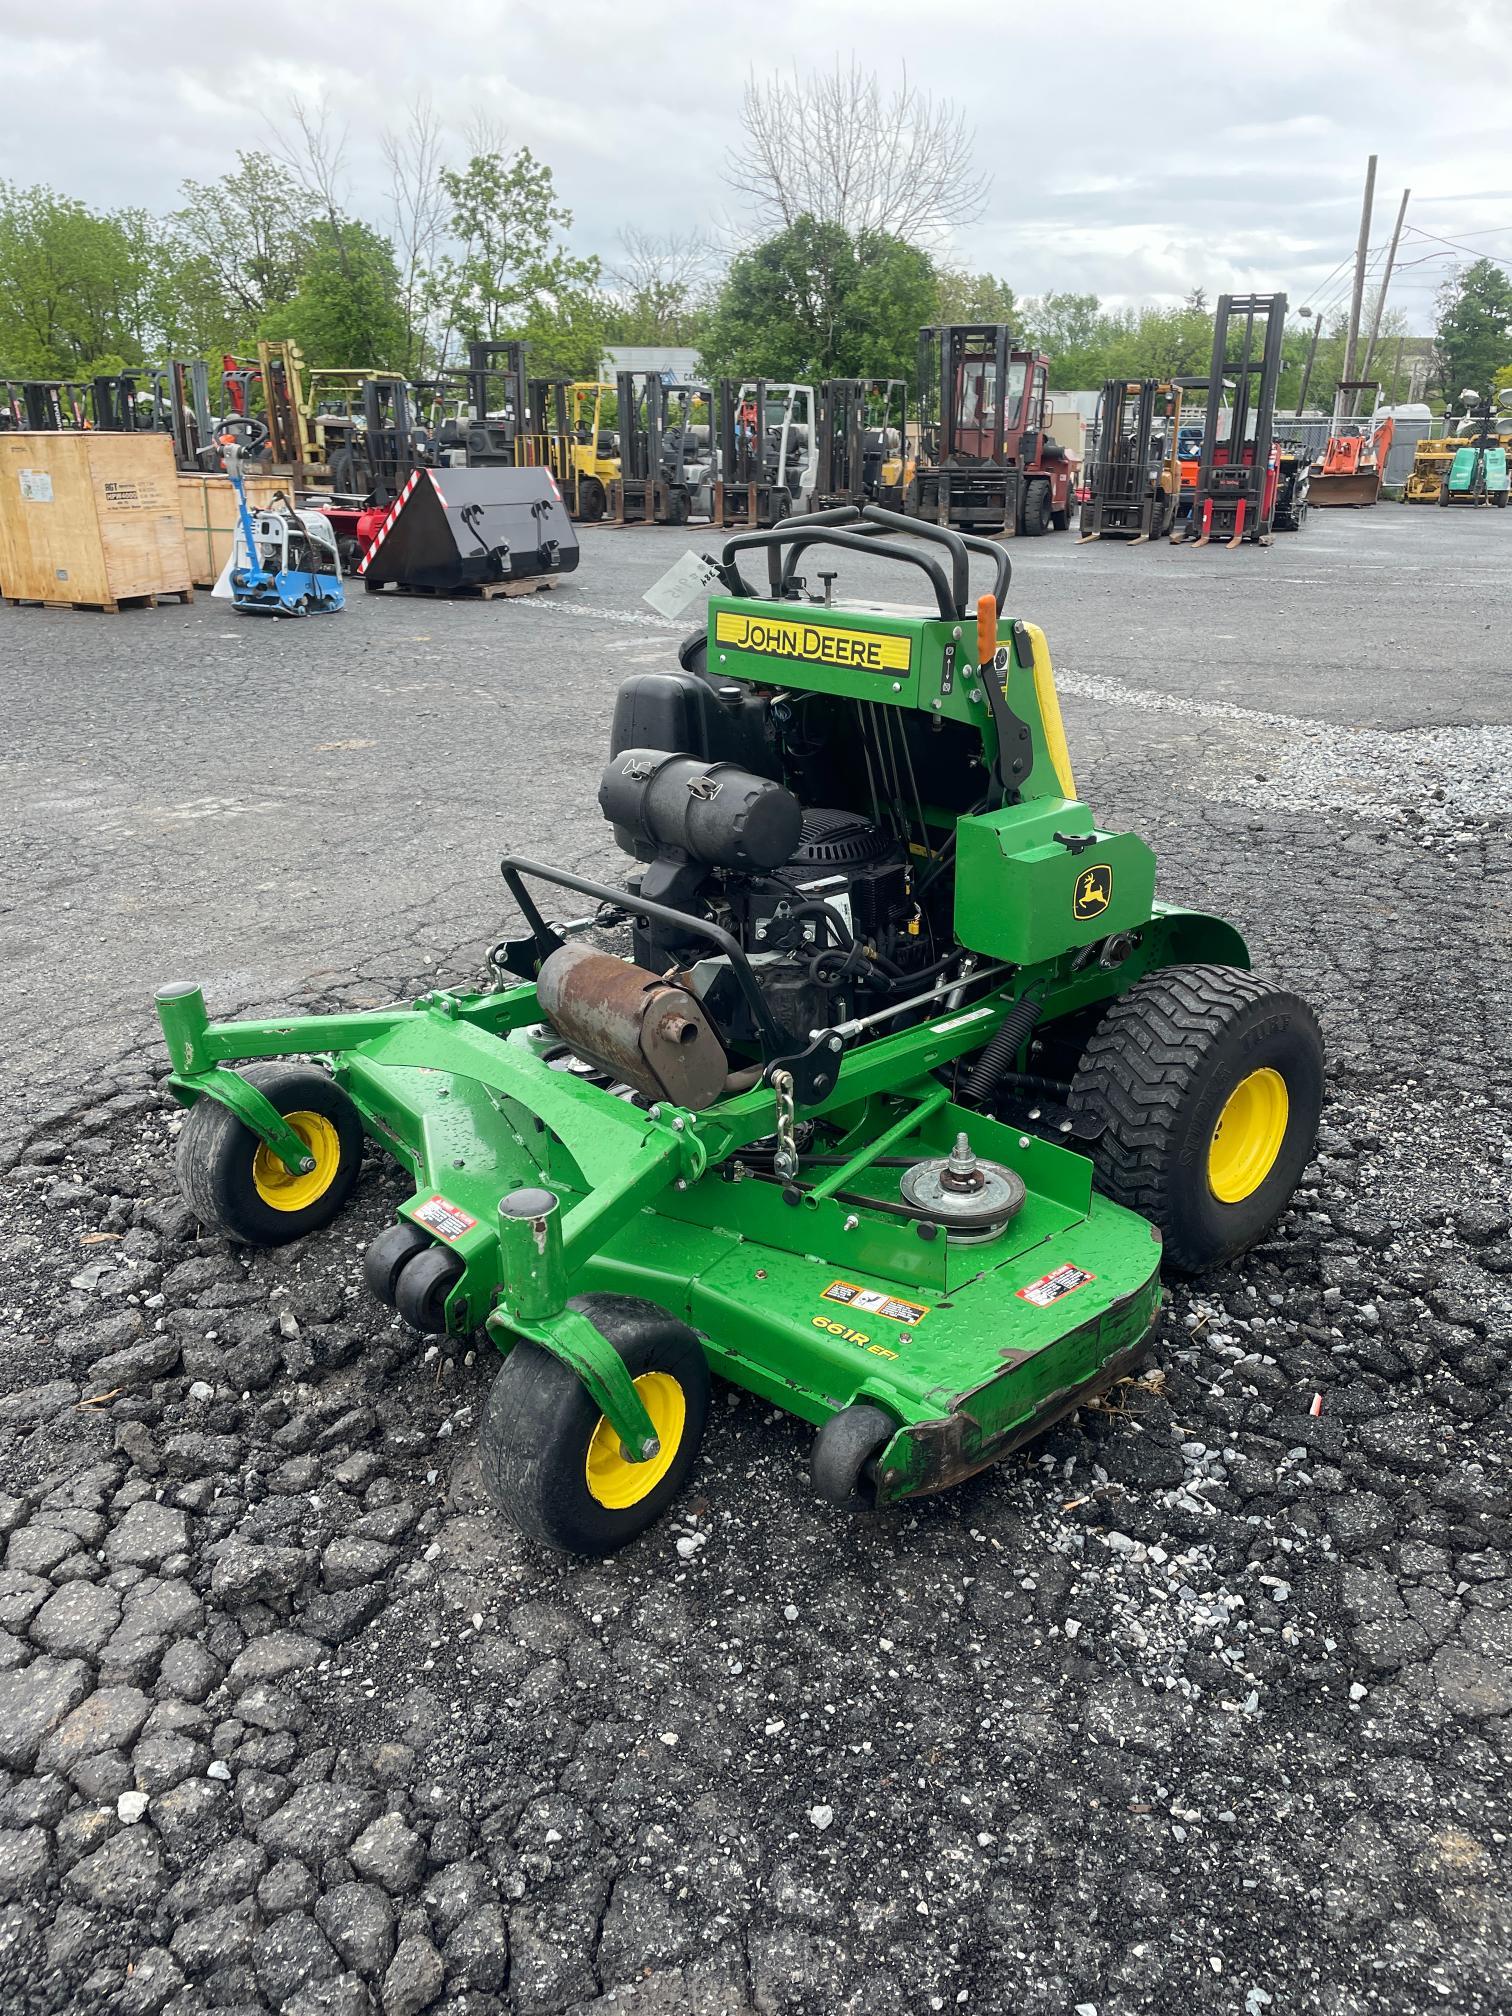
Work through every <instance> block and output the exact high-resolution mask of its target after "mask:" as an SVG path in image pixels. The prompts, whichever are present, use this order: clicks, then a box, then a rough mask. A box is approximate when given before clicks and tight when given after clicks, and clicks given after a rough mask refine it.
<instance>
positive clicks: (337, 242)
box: [257, 217, 406, 370]
mask: <svg viewBox="0 0 1512 2016" xmlns="http://www.w3.org/2000/svg"><path fill="white" fill-rule="evenodd" d="M257 333H258V334H259V335H260V336H264V337H269V338H273V339H275V340H278V339H282V338H291V339H292V340H293V341H294V342H295V343H297V344H298V345H299V347H300V349H301V350H302V351H303V352H304V356H305V361H306V362H307V363H308V364H311V365H314V366H318V367H320V368H322V369H339V368H355V367H359V366H362V365H371V366H373V367H375V368H376V369H378V370H389V369H392V368H394V367H395V366H396V365H397V364H398V363H400V362H402V360H403V356H404V349H405V334H406V331H405V318H404V310H403V306H402V304H401V302H400V299H399V273H398V269H397V267H396V265H395V262H394V248H393V246H392V245H391V244H390V243H389V241H388V240H387V239H386V238H384V237H381V236H380V235H379V233H378V232H376V231H374V230H372V229H371V228H370V227H369V226H368V225H366V224H360V223H358V222H356V221H355V220H354V219H352V218H350V217H343V218H341V219H339V220H338V221H337V222H335V223H331V222H329V221H327V220H326V219H325V218H322V219H321V220H320V221H319V222H318V223H316V224H315V225H313V226H312V227H311V231H310V237H309V243H308V247H307V250H306V254H305V260H304V266H303V270H302V272H301V274H300V277H299V286H298V288H297V290H296V292H295V294H294V297H293V299H292V300H291V301H289V302H288V303H286V304H285V305H284V306H283V307H280V308H275V309H273V310H271V311H270V312H269V313H268V314H266V315H264V316H263V318H262V320H261V322H260V323H259V324H258V331H257Z"/></svg>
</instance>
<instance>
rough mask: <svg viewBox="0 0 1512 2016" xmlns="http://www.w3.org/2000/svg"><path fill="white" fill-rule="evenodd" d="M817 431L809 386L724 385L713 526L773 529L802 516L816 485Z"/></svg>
mask: <svg viewBox="0 0 1512 2016" xmlns="http://www.w3.org/2000/svg"><path fill="white" fill-rule="evenodd" d="M817 431H818V430H817V425H816V413H815V401H814V388H813V386H812V385H801V384H797V383H783V384H775V383H772V382H769V381H768V380H767V379H765V378H757V379H754V380H752V379H745V380H738V379H734V378H722V379H721V380H720V381H719V456H718V476H717V480H716V482H715V485H714V502H713V510H712V513H711V515H712V517H713V521H714V523H715V524H716V525H720V526H723V527H725V528H726V529H727V530H735V529H738V528H740V527H742V526H759V527H761V528H762V529H763V530H770V529H771V527H772V526H774V525H777V524H780V523H781V521H782V520H783V519H784V518H790V517H791V516H792V515H793V513H794V512H795V511H807V510H808V509H809V508H810V502H811V499H812V498H813V495H814V493H815V490H816V488H817V485H818V481H819V458H818V452H817V449H816V445H815V440H816V434H817Z"/></svg>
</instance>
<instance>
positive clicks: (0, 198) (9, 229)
mask: <svg viewBox="0 0 1512 2016" xmlns="http://www.w3.org/2000/svg"><path fill="white" fill-rule="evenodd" d="M182 293H183V286H182V275H181V273H180V271H179V264H178V261H177V259H176V257H175V256H174V249H173V247H172V245H171V244H166V245H165V243H164V242H163V234H162V232H161V230H160V228H159V227H158V226H157V225H156V224H155V223H154V221H153V220H152V218H151V217H149V216H148V214H147V213H146V212H145V211H143V210H119V211H113V212H99V211H94V210H91V209H89V208H88V206H87V205H85V204H83V203H80V202H77V201H75V200H74V199H73V198H72V197H67V196H59V195H57V194H56V193H55V192H54V191H53V190H51V189H45V188H32V189H22V188H18V187H16V186H15V185H14V184H10V183H0V359H3V361H4V363H5V365H6V368H7V369H9V370H12V371H15V372H17V373H19V374H22V375H31V376H37V377H46V376H52V375H57V376H64V377H66V376H70V375H80V374H84V373H87V372H88V371H90V370H93V369H102V370H106V369H110V368H112V367H114V368H119V367H120V366H121V365H124V364H140V363H142V362H143V361H144V360H147V359H150V358H152V357H153V356H155V355H156V353H157V352H158V351H159V349H160V348H161V347H162V346H163V345H164V344H165V343H166V342H168V341H170V340H173V339H175V338H177V337H178V336H179V335H180V333H181V325H182V322H183V319H184V313H185V310H184V304H183V301H182V298H181V296H182Z"/></svg>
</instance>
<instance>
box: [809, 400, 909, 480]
mask: <svg viewBox="0 0 1512 2016" xmlns="http://www.w3.org/2000/svg"><path fill="white" fill-rule="evenodd" d="M815 426H816V431H817V434H818V450H819V458H818V472H817V478H816V481H815V485H814V493H813V502H812V507H811V508H812V509H813V510H815V511H831V510H835V509H837V508H838V507H839V506H841V505H843V504H853V505H855V506H856V507H857V508H858V509H859V508H860V506H861V505H863V504H880V505H882V506H883V507H884V508H885V509H886V510H889V511H900V510H901V509H902V508H903V497H904V493H905V491H906V490H907V487H908V480H909V477H910V476H911V475H912V474H913V471H912V468H911V467H910V464H909V455H908V387H907V385H906V384H905V383H904V381H903V380H902V379H901V378H826V379H825V380H824V381H823V383H822V384H821V385H820V387H819V406H818V416H817V419H816V422H815Z"/></svg>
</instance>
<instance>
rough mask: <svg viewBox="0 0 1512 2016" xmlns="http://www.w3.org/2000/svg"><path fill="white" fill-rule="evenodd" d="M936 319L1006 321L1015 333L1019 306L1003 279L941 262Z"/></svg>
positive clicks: (1011, 290) (942, 320)
mask: <svg viewBox="0 0 1512 2016" xmlns="http://www.w3.org/2000/svg"><path fill="white" fill-rule="evenodd" d="M936 284H937V289H938V298H937V299H936V302H935V310H934V319H935V320H936V321H937V322H1006V323H1007V324H1008V325H1009V327H1010V328H1011V329H1013V330H1014V332H1015V334H1016V333H1017V330H1018V324H1019V320H1020V314H1021V311H1020V307H1019V303H1018V301H1017V299H1016V298H1015V296H1014V292H1013V289H1012V288H1011V287H1010V286H1009V285H1008V282H1007V281H1006V280H999V279H998V278H997V276H996V275H995V274H992V273H968V272H966V271H965V270H964V269H963V268H961V267H955V266H942V267H941V268H940V269H939V271H938V273H937V275H936Z"/></svg>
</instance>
